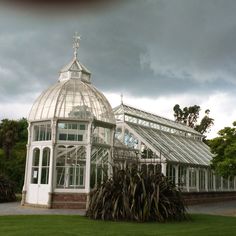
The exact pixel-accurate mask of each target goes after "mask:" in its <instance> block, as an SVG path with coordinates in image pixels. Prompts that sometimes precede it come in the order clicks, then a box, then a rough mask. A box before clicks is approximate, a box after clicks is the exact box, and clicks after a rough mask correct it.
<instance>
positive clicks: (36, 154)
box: [32, 148, 40, 166]
mask: <svg viewBox="0 0 236 236" xmlns="http://www.w3.org/2000/svg"><path fill="white" fill-rule="evenodd" d="M39 155H40V151H39V149H38V148H36V149H34V151H33V163H32V166H39Z"/></svg>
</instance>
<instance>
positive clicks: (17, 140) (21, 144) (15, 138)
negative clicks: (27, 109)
mask: <svg viewBox="0 0 236 236" xmlns="http://www.w3.org/2000/svg"><path fill="white" fill-rule="evenodd" d="M27 126H28V124H27V120H26V119H25V118H22V119H20V120H18V121H16V120H8V119H4V120H2V121H1V122H0V175H2V176H5V177H6V178H8V179H9V180H10V181H13V182H14V183H15V185H14V186H15V191H18V192H19V191H20V190H21V188H22V185H23V181H24V169H25V158H26V143H27V136H28V134H27Z"/></svg>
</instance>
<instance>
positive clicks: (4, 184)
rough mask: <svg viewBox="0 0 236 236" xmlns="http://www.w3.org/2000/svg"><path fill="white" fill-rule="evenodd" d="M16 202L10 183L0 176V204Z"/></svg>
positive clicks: (12, 185) (13, 189)
mask: <svg viewBox="0 0 236 236" xmlns="http://www.w3.org/2000/svg"><path fill="white" fill-rule="evenodd" d="M15 200H16V195H15V188H14V184H13V182H12V181H10V180H8V179H7V178H5V177H3V176H1V175H0V203H1V202H13V201H15Z"/></svg>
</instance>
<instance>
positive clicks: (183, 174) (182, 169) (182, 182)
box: [179, 165, 187, 187]
mask: <svg viewBox="0 0 236 236" xmlns="http://www.w3.org/2000/svg"><path fill="white" fill-rule="evenodd" d="M179 186H180V187H186V186H187V167H186V166H182V165H179Z"/></svg>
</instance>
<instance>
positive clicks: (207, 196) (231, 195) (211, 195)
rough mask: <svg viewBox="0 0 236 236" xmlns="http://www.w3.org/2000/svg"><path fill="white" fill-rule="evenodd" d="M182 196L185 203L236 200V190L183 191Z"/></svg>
mask: <svg viewBox="0 0 236 236" xmlns="http://www.w3.org/2000/svg"><path fill="white" fill-rule="evenodd" d="M183 196H184V199H185V202H186V204H187V205H194V204H200V203H209V202H221V201H230V200H236V192H200V193H199V192H190V193H186V192H185V193H183Z"/></svg>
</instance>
